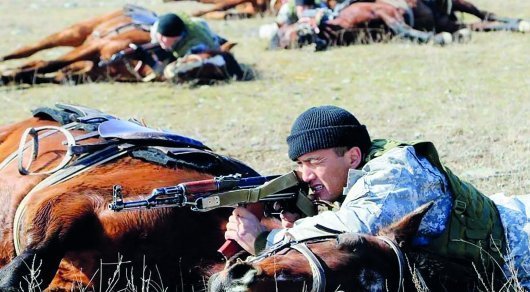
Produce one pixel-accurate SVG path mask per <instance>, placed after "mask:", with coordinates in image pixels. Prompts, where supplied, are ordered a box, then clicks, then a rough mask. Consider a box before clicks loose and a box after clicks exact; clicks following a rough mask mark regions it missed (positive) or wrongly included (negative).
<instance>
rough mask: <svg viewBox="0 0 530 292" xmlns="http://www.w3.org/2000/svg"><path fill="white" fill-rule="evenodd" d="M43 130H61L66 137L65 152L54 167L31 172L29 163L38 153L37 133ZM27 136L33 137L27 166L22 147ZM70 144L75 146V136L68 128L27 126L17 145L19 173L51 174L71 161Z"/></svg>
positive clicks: (23, 147)
mask: <svg viewBox="0 0 530 292" xmlns="http://www.w3.org/2000/svg"><path fill="white" fill-rule="evenodd" d="M45 130H51V131H58V132H61V133H62V134H63V135H64V136H65V137H66V143H67V144H66V146H67V148H66V149H67V150H66V154H65V156H64V158H63V160H62V161H61V163H59V165H57V166H56V167H55V168H53V169H51V170H48V171H43V172H31V171H30V170H29V168H30V167H31V164H32V163H33V161H34V160H35V159H37V156H38V155H39V136H38V133H39V132H40V131H45ZM28 136H31V137H33V144H32V145H31V149H32V155H31V156H30V159H29V162H28V164H27V166H24V149H25V148H26V140H27V138H28ZM72 146H75V138H74V136H73V135H72V133H70V132H69V131H68V130H66V129H64V128H62V127H56V126H43V127H38V128H27V129H26V131H24V133H23V134H22V137H21V138H20V144H19V146H18V172H19V173H20V174H21V175H40V174H52V173H55V172H57V171H58V170H60V169H62V168H63V167H65V166H66V165H67V164H68V163H69V162H70V161H72V159H73V157H74V155H73V153H72V150H71V148H72Z"/></svg>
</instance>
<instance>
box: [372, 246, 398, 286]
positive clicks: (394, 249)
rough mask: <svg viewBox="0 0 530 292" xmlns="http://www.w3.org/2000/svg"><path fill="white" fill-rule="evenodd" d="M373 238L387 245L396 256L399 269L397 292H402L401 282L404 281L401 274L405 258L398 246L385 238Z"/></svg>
mask: <svg viewBox="0 0 530 292" xmlns="http://www.w3.org/2000/svg"><path fill="white" fill-rule="evenodd" d="M375 238H377V239H379V240H382V241H384V242H385V243H386V244H388V245H389V246H390V248H391V249H392V250H393V251H394V253H395V254H396V258H397V261H398V268H399V278H398V279H399V280H398V281H399V284H398V289H397V291H398V292H401V291H404V287H403V281H404V278H403V273H404V270H405V269H404V266H405V256H404V255H403V252H402V251H401V249H400V248H399V246H398V245H397V244H396V243H395V242H394V241H393V240H392V239H390V238H388V237H386V236H376V237H375Z"/></svg>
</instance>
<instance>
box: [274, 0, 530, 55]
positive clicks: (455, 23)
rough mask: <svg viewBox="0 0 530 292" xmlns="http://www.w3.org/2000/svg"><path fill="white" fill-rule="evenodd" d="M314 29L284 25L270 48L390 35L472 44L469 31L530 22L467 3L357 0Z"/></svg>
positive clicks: (523, 27) (517, 27)
mask: <svg viewBox="0 0 530 292" xmlns="http://www.w3.org/2000/svg"><path fill="white" fill-rule="evenodd" d="M459 11H460V12H465V13H470V14H473V15H476V16H477V17H479V18H480V19H481V21H480V22H476V23H471V24H466V23H462V22H460V21H459V20H458V18H457V17H456V12H459ZM315 27H316V25H315V24H313V23H310V24H307V23H296V24H293V25H289V26H283V27H280V29H279V31H278V34H277V35H276V36H275V38H273V40H272V42H271V47H272V48H278V47H279V48H292V47H300V46H303V45H304V44H311V43H315V44H316V45H317V47H316V48H317V50H319V49H321V48H322V49H324V48H326V47H327V46H328V45H348V44H352V43H367V42H374V41H380V40H387V39H389V38H388V35H394V36H399V37H402V38H407V39H411V40H414V41H417V42H420V43H425V42H430V41H433V42H434V43H437V44H442V45H443V44H447V43H450V42H453V41H462V40H468V39H469V38H470V32H469V30H468V29H471V30H475V31H493V30H511V31H520V32H526V31H530V24H529V22H528V21H524V20H522V19H515V18H507V17H498V16H495V15H494V14H493V13H489V12H485V11H482V10H479V9H478V8H477V7H476V6H474V5H473V4H471V3H470V2H467V1H465V0H454V1H446V0H375V1H354V2H353V3H352V4H350V5H345V7H344V8H342V9H341V10H340V12H339V13H338V15H337V16H336V17H335V18H333V19H331V20H327V21H325V22H324V23H321V24H320V26H319V27H318V28H316V29H315ZM446 33H449V34H452V36H450V35H448V34H446ZM319 46H320V47H319Z"/></svg>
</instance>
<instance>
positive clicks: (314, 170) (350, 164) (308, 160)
mask: <svg viewBox="0 0 530 292" xmlns="http://www.w3.org/2000/svg"><path fill="white" fill-rule="evenodd" d="M352 151H353V152H354V153H352ZM357 153H358V155H357ZM357 156H359V157H357ZM297 163H298V171H300V172H301V174H302V180H303V181H304V182H306V183H308V184H309V186H310V187H311V189H312V190H313V195H314V197H315V199H319V200H326V201H330V202H333V201H336V200H337V199H338V198H339V196H340V195H341V194H342V190H343V188H344V187H345V186H346V182H347V179H348V170H349V169H350V168H356V167H357V166H358V165H359V164H360V150H359V148H358V147H353V148H351V149H350V150H348V151H347V152H346V153H345V154H344V155H343V156H339V155H337V153H335V151H334V150H333V149H332V148H328V149H321V150H316V151H313V152H309V153H306V154H304V155H302V156H300V157H298V159H297Z"/></svg>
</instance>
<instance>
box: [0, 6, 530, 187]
mask: <svg viewBox="0 0 530 292" xmlns="http://www.w3.org/2000/svg"><path fill="white" fill-rule="evenodd" d="M125 3H126V1H119V0H109V1H89V0H83V1H81V0H78V1H73V0H72V1H65V0H46V1H44V0H30V1H22V2H21V1H15V0H3V1H1V2H0V19H2V22H1V23H0V31H1V32H2V35H3V37H4V39H3V41H2V42H1V43H0V55H3V54H5V53H7V52H9V51H10V50H12V49H13V48H16V47H17V46H21V45H23V44H26V43H29V42H33V41H36V40H38V39H39V38H41V37H43V36H45V35H48V34H50V33H52V32H55V31H57V30H60V29H61V28H63V27H66V26H68V25H70V24H72V23H74V22H76V21H79V20H82V19H87V18H89V17H92V16H95V15H99V14H103V13H106V12H110V11H112V10H115V9H120V7H121V6H122V5H123V4H125ZM133 3H134V4H139V5H142V6H145V7H147V8H150V9H152V10H154V11H156V12H158V13H164V12H170V11H186V12H190V11H193V10H195V9H196V8H198V7H199V6H201V4H198V3H194V2H173V3H162V2H161V1H154V0H152V1H147V0H145V1H134V2H133ZM474 3H475V4H477V5H478V6H479V7H481V8H483V9H487V10H491V11H494V12H496V13H497V14H499V15H506V16H512V17H526V18H527V19H530V1H527V0H508V1H493V0H475V1H474ZM466 20H468V21H472V20H473V18H471V17H467V18H466ZM271 21H272V18H271V17H266V18H256V19H244V20H230V21H209V23H210V24H211V25H212V27H213V28H214V30H216V31H217V32H219V33H220V34H221V35H223V36H225V37H226V38H228V39H230V40H232V41H235V42H237V43H238V45H237V46H236V47H235V48H234V50H233V52H234V53H235V56H236V57H237V58H238V60H239V61H241V62H243V63H246V64H249V65H252V66H253V67H254V68H255V70H256V71H257V73H258V74H259V79H258V80H256V81H252V82H241V83H239V82H232V83H228V84H221V85H217V86H205V87H199V88H190V87H189V86H186V85H185V86H176V85H171V84H166V83H144V84H120V83H92V84H86V85H78V86H72V85H43V86H34V87H31V88H28V87H13V86H10V87H0V104H1V110H0V124H6V123H11V122H15V121H18V120H20V119H23V118H26V117H28V116H29V110H30V109H32V108H35V107H37V106H42V105H52V104H54V103H56V102H66V103H74V104H82V105H85V106H91V107H96V108H99V109H101V110H103V111H108V112H110V113H113V114H115V115H119V116H121V117H137V118H144V119H145V121H146V122H147V123H148V124H150V125H151V126H154V127H161V128H165V129H171V130H174V131H176V132H178V133H181V134H184V135H189V136H191V137H194V138H198V139H201V140H203V141H204V142H205V143H207V144H208V145H210V146H211V147H212V148H213V149H215V150H216V151H218V152H220V153H224V154H229V155H231V156H234V157H236V158H238V159H240V160H243V161H245V162H247V163H249V164H250V165H251V166H253V167H255V168H256V169H257V170H259V171H261V172H262V173H263V174H272V173H280V172H285V171H288V170H289V169H291V168H292V167H293V166H294V165H293V163H292V162H290V161H289V160H288V158H287V155H286V152H287V147H286V144H285V137H286V136H287V134H288V132H289V128H290V125H291V123H292V121H293V120H294V118H295V117H296V116H297V115H298V114H299V113H300V112H302V111H303V110H305V109H306V108H308V107H310V106H313V105H321V104H334V105H338V106H342V107H345V108H347V109H349V110H351V111H352V112H353V113H355V114H356V115H357V116H358V118H359V119H360V120H361V121H362V122H363V123H365V124H366V125H367V126H368V128H369V130H370V131H371V133H372V137H373V138H379V137H388V138H395V139H401V140H414V139H425V140H430V141H433V142H434V143H435V144H436V145H437V147H438V149H439V152H440V154H441V158H442V160H443V161H445V162H446V164H447V165H448V166H449V167H450V168H452V169H453V170H454V171H455V172H456V173H457V174H460V175H461V176H462V177H463V178H465V179H468V180H470V181H471V182H473V183H474V184H475V185H477V186H478V187H479V188H480V189H481V190H483V191H484V192H485V193H488V194H491V193H495V192H501V191H502V192H506V193H507V194H521V193H530V166H529V165H530V127H529V126H530V50H529V49H530V34H520V33H510V32H495V33H475V34H474V35H473V37H472V40H471V41H470V42H469V43H467V44H455V45H451V46H447V47H439V46H432V45H416V44H412V43H408V42H400V41H396V42H391V43H386V44H373V45H358V46H350V47H344V48H333V49H331V50H328V51H325V52H319V53H315V52H313V51H312V49H311V48H305V49H302V50H293V51H266V50H265V48H266V45H267V42H266V41H265V40H260V39H258V37H257V29H258V27H259V25H261V24H264V23H269V22H271ZM67 50H68V49H54V50H49V51H45V52H41V53H39V54H37V55H35V56H34V57H32V58H31V59H38V58H45V59H49V58H53V57H55V56H58V55H60V54H61V53H64V52H65V51H67ZM17 64H20V62H19V61H10V62H5V63H0V70H2V69H5V68H9V67H13V66H15V65H17Z"/></svg>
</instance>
